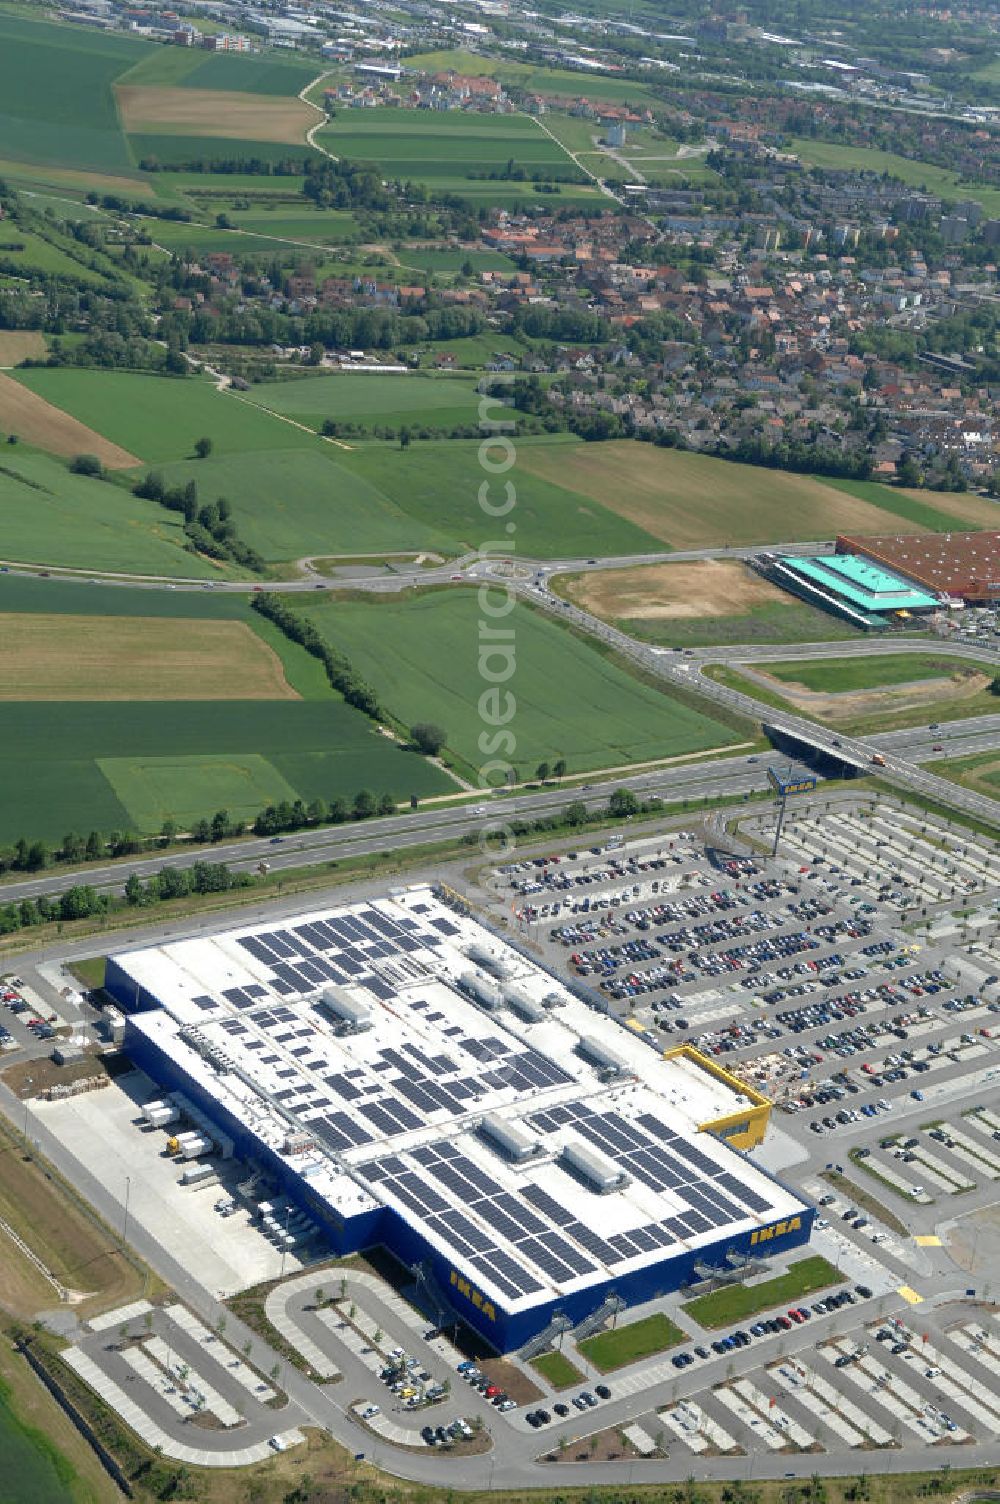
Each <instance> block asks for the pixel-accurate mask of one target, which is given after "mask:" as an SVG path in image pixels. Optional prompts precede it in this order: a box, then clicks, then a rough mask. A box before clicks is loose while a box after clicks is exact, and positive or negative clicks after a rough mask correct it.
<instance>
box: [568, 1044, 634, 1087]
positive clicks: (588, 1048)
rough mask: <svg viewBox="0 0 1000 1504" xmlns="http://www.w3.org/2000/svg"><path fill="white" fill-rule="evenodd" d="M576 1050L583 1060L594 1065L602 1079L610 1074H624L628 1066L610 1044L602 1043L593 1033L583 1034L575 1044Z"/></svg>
mask: <svg viewBox="0 0 1000 1504" xmlns="http://www.w3.org/2000/svg"><path fill="white" fill-rule="evenodd" d="M577 1051H578V1053H579V1054H581V1055H582V1056H583V1058H584V1060H587V1061H589V1062H590V1064H591V1065H593V1066H595V1067H596V1069H597V1071H598V1072H599V1074H600V1075H601V1077H602V1078H603V1079H608V1078H610V1077H612V1076H624V1075H625V1073H626V1071H627V1070H628V1066H627V1065H626V1063H625V1061H624V1060H623V1059H622V1057H621V1056H620V1055H618V1054H616V1053H615V1051H614V1050H613V1049H612V1048H611V1046H610V1045H607V1044H605V1043H604V1040H603V1039H598V1038H597V1037H596V1036H595V1035H593V1034H584V1035H582V1036H581V1038H580V1041H579V1043H578V1044H577Z"/></svg>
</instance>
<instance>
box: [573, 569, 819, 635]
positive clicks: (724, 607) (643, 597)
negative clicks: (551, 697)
mask: <svg viewBox="0 0 1000 1504" xmlns="http://www.w3.org/2000/svg"><path fill="white" fill-rule="evenodd" d="M565 594H566V595H567V596H568V597H569V599H570V600H571V601H574V602H575V603H576V605H578V606H581V607H582V608H583V609H584V610H585V611H591V612H593V614H594V615H595V616H600V617H603V618H604V619H605V620H609V619H612V618H614V617H619V618H621V617H631V618H632V619H634V620H639V619H643V620H646V621H652V620H656V619H662V618H673V619H674V620H680V619H681V618H683V619H692V618H695V617H712V616H740V615H742V614H743V613H744V612H746V611H749V610H750V609H751V607H753V606H764V605H774V606H780V605H788V604H789V597H788V595H787V594H786V592H785V591H784V590H779V589H778V587H777V585H772V584H771V583H770V581H768V580H765V579H762V578H761V576H760V575H758V574H754V573H753V572H752V571H751V570H749V569H748V568H747V567H746V565H745V564H741V563H739V562H736V561H732V560H720V559H705V560H703V561H700V562H698V563H693V564H640V565H638V566H636V567H635V568H632V569H602V570H600V571H599V572H598V571H595V572H594V573H593V574H579V575H576V576H574V577H573V578H572V579H567V580H566V581H565Z"/></svg>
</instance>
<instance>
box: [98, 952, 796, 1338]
mask: <svg viewBox="0 0 1000 1504" xmlns="http://www.w3.org/2000/svg"><path fill="white" fill-rule="evenodd" d="M116 970H117V969H116V967H115V963H114V962H113V961H109V963H108V981H107V983H106V987H107V990H108V991H109V992H110V993H111V995H112V996H113V997H114V998H115V1000H116V1001H117V1002H118V1004H119V1005H120V1006H121V1007H122V1008H123V1009H125V1010H126V1011H128V1012H131V1014H132V1015H133V1016H132V1017H129V1018H127V1019H126V1024H125V1039H124V1049H125V1051H126V1053H127V1054H128V1055H129V1057H130V1058H131V1059H132V1061H133V1062H134V1064H135V1065H136V1066H138V1067H139V1068H140V1069H141V1070H143V1071H145V1072H146V1074H147V1075H148V1076H150V1077H151V1078H152V1080H154V1081H155V1082H156V1083H157V1085H158V1086H161V1087H163V1088H164V1089H165V1090H168V1091H179V1092H183V1093H184V1095H185V1096H186V1097H188V1098H189V1100H190V1101H191V1102H192V1103H193V1104H194V1106H195V1107H197V1108H199V1109H200V1110H201V1111H202V1112H203V1113H204V1114H205V1115H206V1116H207V1117H208V1118H210V1119H211V1120H212V1121H213V1122H215V1123H216V1124H217V1125H218V1127H219V1129H220V1130H221V1132H223V1133H224V1134H226V1135H227V1136H228V1137H229V1138H231V1139H232V1141H233V1144H234V1147H235V1153H236V1155H237V1157H238V1158H240V1159H243V1160H246V1161H248V1162H251V1163H253V1164H254V1165H257V1166H260V1167H261V1168H262V1169H263V1170H264V1171H266V1172H267V1173H269V1174H270V1175H271V1176H272V1177H273V1179H274V1180H275V1182H276V1184H277V1185H278V1186H279V1187H280V1189H281V1191H282V1192H283V1193H284V1194H285V1195H287V1196H288V1198H289V1200H290V1201H291V1202H292V1203H293V1204H294V1205H296V1206H298V1207H300V1208H301V1209H302V1210H303V1211H304V1212H305V1213H307V1214H308V1215H309V1216H310V1217H311V1218H312V1219H313V1221H315V1222H316V1223H317V1224H318V1225H319V1226H320V1227H322V1228H323V1229H324V1231H325V1232H326V1234H327V1236H328V1238H329V1241H330V1244H331V1246H332V1248H333V1250H334V1252H335V1253H336V1254H338V1255H346V1254H351V1253H358V1252H361V1251H362V1250H364V1249H366V1248H373V1247H375V1246H378V1245H381V1246H383V1247H385V1248H386V1249H387V1250H388V1251H389V1252H390V1253H391V1254H393V1255H394V1256H395V1257H396V1258H397V1259H399V1261H400V1262H401V1263H403V1264H404V1265H405V1266H406V1267H408V1268H410V1267H412V1266H413V1265H414V1264H416V1263H421V1264H425V1265H427V1266H428V1267H429V1269H430V1272H431V1274H432V1275H433V1278H434V1280H435V1282H436V1283H437V1285H438V1286H439V1288H440V1289H441V1291H442V1292H443V1293H444V1295H445V1296H446V1297H447V1299H448V1300H449V1301H450V1303H451V1305H452V1307H453V1309H454V1310H455V1311H456V1312H457V1313H458V1314H459V1315H460V1316H461V1317H462V1318H463V1319H464V1320H465V1321H466V1322H467V1323H468V1325H469V1326H470V1327H472V1328H473V1329H474V1330H475V1331H476V1332H478V1333H479V1334H480V1335H481V1336H482V1337H483V1338H484V1339H485V1340H486V1341H487V1342H488V1343H489V1344H490V1345H491V1346H492V1347H494V1348H496V1349H497V1350H498V1351H499V1352H510V1351H512V1350H515V1349H517V1348H519V1347H522V1346H523V1345H524V1344H525V1343H526V1342H527V1341H528V1340H529V1339H530V1338H532V1337H533V1336H535V1335H536V1334H537V1333H538V1332H540V1331H541V1330H542V1329H543V1328H544V1327H546V1326H547V1325H548V1324H549V1322H550V1321H551V1320H552V1317H553V1315H554V1314H555V1313H556V1312H557V1311H560V1312H563V1313H564V1314H565V1315H566V1316H567V1317H569V1319H570V1320H571V1321H572V1322H573V1323H574V1324H576V1323H577V1322H580V1321H582V1320H583V1319H584V1318H585V1317H586V1316H589V1315H590V1314H591V1313H592V1312H593V1311H595V1310H596V1309H597V1308H598V1307H599V1306H600V1305H602V1304H603V1302H604V1301H605V1299H606V1298H607V1297H608V1295H610V1294H612V1293H614V1294H616V1295H618V1296H620V1297H621V1299H623V1300H624V1301H625V1302H626V1303H627V1304H628V1305H639V1304H642V1303H643V1302H645V1301H649V1300H654V1299H656V1298H658V1297H660V1296H663V1295H666V1294H669V1293H671V1292H672V1291H675V1290H678V1289H679V1288H680V1287H681V1286H683V1285H685V1284H688V1283H691V1282H692V1281H694V1280H696V1279H697V1275H696V1274H695V1267H694V1266H695V1265H696V1264H702V1263H708V1264H714V1263H722V1262H723V1261H724V1259H725V1257H726V1255H727V1254H737V1255H755V1256H758V1257H759V1256H769V1255H771V1254H776V1253H784V1252H787V1251H788V1250H789V1249H791V1248H796V1247H799V1246H801V1245H803V1244H805V1243H807V1242H808V1241H809V1236H810V1233H811V1231H812V1225H813V1220H814V1218H815V1215H816V1212H815V1208H813V1207H807V1206H802V1205H801V1204H800V1205H799V1208H798V1209H797V1211H796V1213H795V1214H794V1215H793V1216H790V1217H788V1218H786V1219H785V1220H784V1221H780V1222H775V1223H772V1224H771V1225H769V1226H764V1227H758V1228H755V1229H750V1230H747V1231H745V1232H742V1233H739V1234H737V1235H735V1236H734V1235H727V1236H725V1237H721V1238H720V1239H719V1240H718V1241H717V1242H716V1243H714V1244H708V1245H701V1246H699V1247H698V1248H697V1249H686V1250H685V1251H684V1252H682V1253H678V1254H674V1255H672V1256H669V1257H664V1258H662V1259H660V1260H658V1261H657V1262H655V1263H652V1264H649V1265H646V1266H645V1267H643V1268H641V1269H636V1270H633V1271H631V1272H630V1273H627V1274H623V1275H620V1276H616V1277H613V1276H610V1275H609V1277H608V1278H607V1280H605V1281H603V1282H601V1283H599V1284H592V1285H589V1286H588V1287H587V1288H586V1289H584V1290H578V1291H575V1292H573V1293H571V1294H568V1295H566V1296H554V1297H553V1298H552V1299H551V1300H549V1301H543V1302H540V1303H538V1304H532V1305H531V1306H529V1307H527V1308H526V1309H523V1310H509V1309H507V1308H506V1307H505V1306H504V1305H503V1303H502V1301H501V1300H500V1299H498V1298H497V1297H494V1296H491V1295H489V1294H487V1292H486V1291H484V1290H483V1289H481V1288H480V1287H479V1286H478V1285H477V1284H476V1281H475V1278H474V1277H473V1276H472V1275H471V1273H469V1272H468V1271H466V1270H464V1269H463V1268H462V1267H461V1264H460V1263H458V1262H456V1261H453V1260H452V1259H451V1258H449V1257H447V1256H446V1255H444V1254H442V1253H441V1252H440V1250H439V1249H437V1248H436V1247H435V1246H434V1245H432V1244H431V1243H430V1242H428V1241H427V1239H426V1238H424V1237H423V1236H422V1234H421V1233H420V1231H419V1229H418V1228H417V1227H415V1226H413V1225H411V1224H410V1223H409V1222H407V1221H406V1220H405V1219H404V1218H403V1217H401V1216H400V1215H399V1214H398V1213H397V1212H396V1211H395V1210H394V1209H392V1208H390V1207H382V1208H378V1209H376V1210H373V1211H366V1212H362V1213H360V1214H358V1215H356V1216H352V1217H342V1216H340V1215H339V1214H338V1212H337V1210H336V1208H335V1207H334V1206H332V1205H331V1204H330V1203H329V1202H328V1201H326V1200H325V1199H324V1198H322V1197H321V1196H319V1195H317V1194H316V1192H315V1191H314V1190H313V1189H312V1188H311V1186H310V1184H309V1181H308V1178H307V1177H306V1176H304V1175H302V1174H301V1173H300V1172H299V1171H298V1170H297V1169H296V1167H295V1164H294V1162H290V1161H289V1160H288V1159H287V1158H286V1157H284V1156H282V1155H280V1154H278V1153H276V1152H275V1151H274V1150H272V1149H271V1148H270V1147H269V1146H268V1145H267V1144H266V1143H265V1142H263V1140H261V1139H260V1138H258V1137H257V1135H256V1134H255V1133H253V1132H252V1131H251V1130H250V1129H249V1128H248V1127H247V1125H246V1123H244V1122H243V1121H241V1120H240V1119H239V1118H238V1117H236V1116H235V1115H234V1114H233V1113H232V1112H230V1111H229V1110H228V1109H227V1108H226V1106H225V1104H224V1103H223V1102H220V1101H219V1100H218V1098H216V1097H215V1096H214V1095H212V1094H211V1093H210V1092H208V1091H206V1090H205V1089H204V1088H203V1087H202V1086H201V1085H200V1084H199V1083H198V1082H197V1081H196V1080H194V1079H193V1078H192V1077H191V1076H189V1075H188V1074H187V1073H186V1072H185V1071H184V1070H183V1069H182V1067H181V1066H180V1065H179V1064H178V1062H177V1061H176V1060H175V1059H174V1058H173V1057H172V1056H171V1055H170V1053H169V1052H168V1051H166V1050H163V1049H161V1048H160V1047H159V1046H158V1044H157V1043H156V1040H155V1038H154V1037H152V1035H151V1034H150V1033H149V1032H147V1030H145V1029H144V1028H143V1027H142V1022H141V1017H136V1016H135V1015H136V1012H137V1011H138V1013H139V1014H140V1015H141V1013H142V1012H144V1011H145V1010H147V1009H149V1008H152V1007H155V1006H156V999H155V998H154V997H152V996H151V995H148V994H143V993H142V991H141V989H137V988H136V986H135V984H134V982H132V980H131V978H127V977H125V976H124V975H123V974H121V973H120V972H118V974H117V975H116ZM755 1169H758V1173H759V1167H755ZM786 1189H787V1188H786ZM791 1194H794V1193H791ZM796 1199H797V1198H796Z"/></svg>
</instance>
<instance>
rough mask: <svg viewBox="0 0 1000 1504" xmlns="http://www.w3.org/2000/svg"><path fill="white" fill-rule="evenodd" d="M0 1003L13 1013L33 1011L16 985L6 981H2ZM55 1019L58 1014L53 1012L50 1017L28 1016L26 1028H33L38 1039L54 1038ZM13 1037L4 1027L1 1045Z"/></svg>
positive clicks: (1, 1034) (0, 1034)
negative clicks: (16, 988)
mask: <svg viewBox="0 0 1000 1504" xmlns="http://www.w3.org/2000/svg"><path fill="white" fill-rule="evenodd" d="M17 980H18V981H20V978H17ZM0 1004H2V1005H3V1007H5V1008H9V1009H10V1011H11V1013H17V1014H25V1013H29V1014H30V1013H31V1004H30V1003H28V1002H26V1001H25V999H24V998H23V997H22V996H21V994H20V993H19V992H18V991H16V990H15V988H14V986H13V985H11V983H8V982H6V981H5V982H2V983H0ZM55 1021H56V1015H55V1014H54V1013H53V1014H51V1015H50V1016H49V1017H48V1018H36V1017H34V1016H32V1017H30V1018H26V1019H24V1024H25V1027H26V1028H28V1029H30V1030H31V1032H32V1034H34V1035H35V1038H36V1039H53V1038H54V1037H55V1032H56V1031H55V1029H54V1028H53V1027H52V1026H53V1024H54V1023H55ZM12 1037H13V1036H12V1035H11V1032H10V1030H9V1029H4V1030H3V1031H2V1032H0V1046H5V1042H6V1041H7V1040H10V1039H11V1038H12Z"/></svg>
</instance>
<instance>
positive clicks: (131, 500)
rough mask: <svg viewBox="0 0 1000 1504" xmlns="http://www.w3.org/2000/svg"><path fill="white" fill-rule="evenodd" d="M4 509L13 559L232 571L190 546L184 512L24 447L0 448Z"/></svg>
mask: <svg viewBox="0 0 1000 1504" xmlns="http://www.w3.org/2000/svg"><path fill="white" fill-rule="evenodd" d="M0 508H2V515H3V534H2V537H0V555H2V557H3V558H4V559H6V560H9V561H10V562H12V563H13V562H19V563H26V564H47V565H55V566H57V567H63V568H66V569H101V570H111V571H120V572H122V573H126V574H161V575H167V576H170V577H174V578H177V577H181V576H189V577H191V578H194V579H198V578H203V579H209V578H217V577H218V576H219V575H220V574H221V573H224V571H220V570H218V569H216V568H214V567H213V566H212V565H210V564H208V563H207V562H206V561H204V560H203V559H200V558H198V557H197V556H196V555H195V554H190V553H186V552H185V551H184V541H185V540H184V533H183V527H182V522H181V519H180V517H179V516H178V514H177V513H175V512H168V511H166V510H165V509H164V508H163V507H160V506H157V505H156V503H155V502H151V501H142V500H140V499H139V498H138V497H137V496H133V495H132V494H131V493H130V492H129V491H127V490H125V489H124V488H123V487H122V486H118V485H112V484H109V483H108V482H106V481H99V480H90V479H89V478H88V477H87V476H84V475H71V474H70V472H69V470H68V469H67V468H66V466H65V465H64V464H62V463H61V462H60V461H59V460H56V459H53V458H51V457H50V456H49V455H46V454H39V453H34V452H32V451H31V450H28V449H23V448H22V447H21V446H18V447H17V448H15V449H10V448H6V447H5V451H4V453H3V454H2V455H0Z"/></svg>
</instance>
